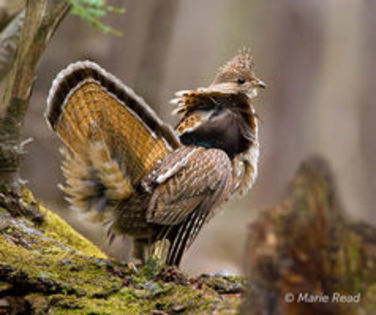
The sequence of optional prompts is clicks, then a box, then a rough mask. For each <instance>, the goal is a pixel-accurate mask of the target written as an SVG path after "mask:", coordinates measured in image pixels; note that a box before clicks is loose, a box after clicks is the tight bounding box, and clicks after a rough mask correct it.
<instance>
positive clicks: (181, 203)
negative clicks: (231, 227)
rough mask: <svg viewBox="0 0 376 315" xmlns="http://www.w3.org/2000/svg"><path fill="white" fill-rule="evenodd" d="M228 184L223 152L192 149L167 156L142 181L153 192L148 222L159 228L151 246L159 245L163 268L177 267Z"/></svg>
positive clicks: (228, 165) (228, 168)
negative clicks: (164, 266) (163, 259)
mask: <svg viewBox="0 0 376 315" xmlns="http://www.w3.org/2000/svg"><path fill="white" fill-rule="evenodd" d="M231 182H232V168H231V162H230V160H229V158H228V156H227V155H226V153H225V152H224V151H222V150H218V149H205V148H202V147H191V146H187V147H182V148H181V149H178V150H177V151H176V152H174V153H172V154H171V155H169V156H167V157H166V158H165V159H164V160H163V161H162V163H160V164H159V165H156V168H155V169H154V170H153V171H152V172H151V173H150V175H149V176H146V177H145V179H144V181H143V186H144V188H146V190H148V189H150V191H152V196H151V199H150V202H149V207H148V209H147V220H148V221H149V222H151V223H156V224H158V225H159V228H158V229H157V230H156V234H155V235H154V237H153V242H154V244H159V246H157V248H156V249H157V250H155V253H158V252H159V253H161V252H162V253H164V252H165V253H166V256H165V263H166V264H168V265H179V263H180V260H181V258H182V256H183V253H184V252H185V251H186V250H187V249H188V248H189V246H190V245H191V244H192V242H193V241H194V239H195V238H196V236H197V234H198V232H199V231H200V230H201V227H202V226H203V224H204V223H205V222H206V221H207V218H208V217H209V216H212V214H213V212H214V211H215V209H216V208H218V207H219V206H220V204H222V203H223V202H224V201H225V200H226V199H227V197H228V195H229V193H230V190H231V185H232V183H231ZM159 241H161V242H160V243H159Z"/></svg>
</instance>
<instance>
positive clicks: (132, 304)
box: [0, 189, 240, 314]
mask: <svg viewBox="0 0 376 315" xmlns="http://www.w3.org/2000/svg"><path fill="white" fill-rule="evenodd" d="M20 202H21V203H22V205H21V207H22V209H23V210H22V213H26V216H22V215H19V214H17V215H16V216H12V215H10V214H9V213H8V212H7V211H6V210H5V209H4V210H5V211H0V222H1V226H0V272H1V274H2V275H3V276H2V282H1V283H0V290H3V292H4V290H5V291H6V290H9V291H12V290H10V289H12V287H13V286H16V287H15V288H14V289H16V290H18V289H22V290H24V292H23V298H24V299H25V300H26V301H27V303H28V305H30V306H31V307H32V309H33V311H34V312H35V313H36V314H44V313H46V312H47V311H48V312H49V313H51V314H141V313H145V314H149V313H150V312H151V311H152V310H162V311H165V312H168V313H171V312H179V313H181V314H200V313H205V314H210V313H212V312H214V311H218V312H222V311H223V312H226V311H227V312H228V311H230V310H234V309H237V307H238V306H239V304H240V296H239V294H225V295H222V294H220V293H218V292H217V291H216V290H217V289H218V288H219V287H222V288H223V287H226V285H229V283H231V282H232V280H234V279H229V278H228V279H223V280H221V279H220V277H219V278H218V279H216V280H215V281H216V285H212V286H211V285H209V284H208V285H202V281H201V280H202V279H201V280H194V279H188V278H187V276H186V275H184V274H182V273H181V272H180V271H179V270H177V269H174V268H172V269H168V270H167V272H166V273H165V274H163V272H164V271H163V270H164V269H163V268H162V266H161V265H160V264H159V263H158V261H156V260H150V261H149V262H148V263H147V264H146V265H145V266H142V267H141V266H139V267H138V270H137V269H135V268H128V266H126V265H122V264H119V263H116V262H114V261H110V260H108V259H107V257H106V255H105V254H104V253H102V252H101V251H100V250H99V249H98V248H97V247H96V246H95V245H93V244H92V243H90V242H89V241H88V240H86V239H85V238H84V237H82V236H81V235H80V234H78V233H77V232H76V231H74V230H73V229H72V228H71V227H70V226H69V225H68V224H67V223H66V222H65V221H64V220H62V219H61V218H60V217H59V216H57V215H56V214H54V213H52V212H51V211H50V210H48V209H46V208H44V207H42V206H40V205H39V204H38V203H36V202H35V200H34V199H33V196H32V195H31V193H29V192H28V191H27V189H24V191H23V196H22V200H21V201H20ZM28 207H32V209H33V213H32V215H28V214H27V209H28ZM40 212H41V213H42V214H43V216H44V219H43V220H42V222H39V221H38V222H35V220H33V218H35V214H38V213H40ZM234 281H235V280H234Z"/></svg>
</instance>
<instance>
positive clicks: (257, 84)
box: [254, 79, 267, 89]
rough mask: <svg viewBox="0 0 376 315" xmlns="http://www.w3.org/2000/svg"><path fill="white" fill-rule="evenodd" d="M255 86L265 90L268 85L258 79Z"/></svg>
mask: <svg viewBox="0 0 376 315" xmlns="http://www.w3.org/2000/svg"><path fill="white" fill-rule="evenodd" d="M254 85H255V86H256V87H259V88H262V89H265V88H266V86H267V85H266V83H265V82H264V81H262V80H260V79H256V81H255V83H254Z"/></svg>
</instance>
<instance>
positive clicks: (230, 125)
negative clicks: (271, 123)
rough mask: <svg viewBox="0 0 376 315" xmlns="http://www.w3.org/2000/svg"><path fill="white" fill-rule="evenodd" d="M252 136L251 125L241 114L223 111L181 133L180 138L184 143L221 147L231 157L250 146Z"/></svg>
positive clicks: (252, 139)
mask: <svg viewBox="0 0 376 315" xmlns="http://www.w3.org/2000/svg"><path fill="white" fill-rule="evenodd" d="M253 136H254V134H253V130H252V126H251V125H249V124H247V122H246V121H245V120H244V119H242V117H241V116H238V115H236V114H234V113H232V112H230V111H223V112H221V113H218V114H216V115H213V117H211V118H210V119H209V120H207V121H206V122H205V123H203V124H201V125H199V126H198V127H197V128H195V129H194V130H191V131H188V132H185V133H183V134H182V135H181V136H180V140H181V142H182V143H183V144H184V145H197V146H202V147H205V148H217V149H222V150H224V151H225V152H226V153H227V154H228V156H229V157H230V159H232V158H233V157H234V156H235V155H237V154H239V153H243V152H246V151H247V150H248V149H249V148H250V146H251V145H252V143H253V141H254V138H253Z"/></svg>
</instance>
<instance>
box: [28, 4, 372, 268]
mask: <svg viewBox="0 0 376 315" xmlns="http://www.w3.org/2000/svg"><path fill="white" fill-rule="evenodd" d="M110 4H112V5H115V6H119V7H125V8H126V13H125V14H121V15H118V14H110V15H109V16H107V17H106V19H105V22H106V23H107V24H109V25H111V26H112V27H114V28H115V29H117V30H120V31H121V32H122V33H123V36H121V37H117V36H114V35H109V34H104V33H101V32H100V31H99V30H98V29H95V28H93V27H91V26H89V25H88V24H87V23H86V22H83V21H81V20H80V19H79V18H77V17H75V16H72V15H69V16H68V17H67V18H66V19H65V20H64V21H63V22H62V25H61V26H60V28H59V29H58V31H57V33H56V34H55V36H54V38H53V39H52V41H51V43H50V44H49V46H48V47H47V51H46V53H45V55H44V57H43V58H42V62H41V64H40V66H39V70H38V77H37V80H36V83H35V87H34V92H33V96H32V99H31V106H30V108H29V112H28V114H27V118H26V123H25V128H24V137H25V138H26V137H30V136H31V137H33V138H34V142H33V143H32V144H30V145H29V146H28V152H29V154H28V155H27V157H26V158H25V160H24V162H23V166H22V172H21V175H22V177H23V178H24V179H27V180H28V181H29V187H30V188H31V189H32V191H33V192H34V194H35V195H36V197H38V198H40V199H41V200H42V201H43V202H44V203H45V204H47V205H48V206H50V207H51V208H53V209H56V211H58V212H59V213H60V214H61V215H63V216H64V217H65V218H66V219H67V220H68V221H69V222H71V223H72V224H73V226H74V227H75V228H76V229H78V230H79V231H81V232H82V233H84V234H85V235H87V236H88V237H89V238H90V239H92V240H94V241H95V242H96V243H98V244H100V245H101V246H102V247H106V241H105V237H104V233H102V232H103V231H102V227H101V226H96V225H92V224H88V223H87V222H83V221H79V220H77V218H76V217H75V216H74V215H72V213H71V212H70V211H69V210H67V204H66V203H65V201H64V199H63V195H62V193H61V192H60V191H59V190H58V189H57V187H56V185H57V183H58V182H63V178H62V175H61V171H60V168H59V165H60V156H59V153H58V147H59V146H60V145H61V143H60V141H59V139H57V137H56V136H55V135H54V134H53V133H52V131H50V130H49V129H48V128H47V125H46V123H45V120H44V117H43V112H44V110H45V106H46V105H45V104H46V98H47V94H48V90H49V88H50V85H51V82H52V80H53V79H54V77H55V76H56V74H57V73H58V71H60V70H61V69H62V68H64V67H66V66H67V65H68V64H69V63H71V62H74V61H76V60H82V59H91V60H94V61H96V62H97V63H99V64H100V65H102V66H103V67H104V68H105V69H107V70H108V71H110V72H112V73H113V74H115V75H116V76H117V77H119V78H120V79H121V80H122V81H123V82H125V83H126V84H127V85H129V86H130V87H132V88H133V89H134V90H135V91H136V92H137V93H138V94H139V95H141V96H143V97H144V98H145V99H146V101H147V102H148V103H149V104H150V105H151V106H152V107H153V108H154V109H155V110H156V111H157V113H158V114H159V115H160V116H161V117H162V118H163V119H164V120H165V121H168V122H170V123H171V124H175V122H176V119H175V118H174V117H172V116H171V115H170V111H171V109H172V108H171V105H169V104H168V100H169V99H171V98H172V97H173V93H174V92H175V91H177V90H180V89H194V88H196V87H200V86H207V85H208V84H209V83H210V82H211V80H212V79H213V78H214V75H215V74H216V71H217V69H218V67H219V66H221V65H222V64H223V63H224V62H226V61H227V60H228V59H230V58H231V57H232V56H233V55H234V54H236V53H237V51H238V49H239V48H241V47H243V46H247V47H250V48H251V49H252V51H253V53H254V55H255V64H256V73H257V74H258V76H259V77H260V78H262V79H263V80H264V81H265V82H266V83H267V84H268V88H267V89H266V90H265V91H262V93H261V95H260V96H259V97H258V98H257V99H256V103H257V104H256V107H257V111H258V113H259V115H260V117H261V119H262V121H263V123H262V125H261V159H260V172H259V179H258V181H257V183H256V185H255V186H254V188H253V189H252V191H251V192H250V193H249V194H248V195H247V197H245V198H243V199H240V200H235V201H231V202H230V203H228V204H227V205H226V206H225V207H224V211H223V213H222V214H220V215H218V216H217V217H215V218H214V219H213V220H212V221H211V223H210V224H209V225H208V226H207V227H206V228H204V229H203V231H202V232H201V234H200V235H199V237H198V239H197V241H196V242H195V243H194V245H193V246H192V247H191V249H190V250H189V252H188V253H187V254H186V256H185V259H184V260H183V266H182V267H183V269H185V270H186V271H188V272H190V273H192V274H197V273H201V272H215V271H219V270H226V271H229V272H231V273H233V272H236V273H241V272H242V262H243V250H244V244H245V237H246V225H247V222H249V221H250V220H251V219H252V218H253V217H255V216H256V215H257V211H258V210H259V209H262V208H264V207H266V206H268V205H271V204H274V203H275V202H277V201H278V199H279V198H280V197H281V195H282V194H283V193H284V191H285V190H286V184H287V182H288V180H289V179H290V178H291V176H292V174H293V172H294V171H295V169H296V167H297V166H298V164H299V162H301V161H302V160H303V159H305V158H307V157H308V156H311V155H312V154H320V155H323V156H324V157H326V158H327V159H328V160H329V162H330V163H331V165H332V167H333V169H334V171H335V173H336V177H337V181H338V184H339V193H340V196H341V197H342V200H343V201H344V204H345V208H346V209H347V211H348V213H349V214H350V215H351V216H352V217H354V218H355V219H365V220H367V221H368V222H370V223H372V224H376V214H375V211H374V205H375V204H376V172H375V163H376V145H375V142H376V136H375V132H376V124H375V119H376V106H375V105H376V104H375V101H374V88H375V82H376V78H375V76H376V69H375V68H376V67H375V64H376V62H375V58H374V57H375V48H376V36H375V35H376V34H375V29H376V1H373V0H368V1H366V0H362V1H361V0H358V1H353V0H325V1H324V0H316V1H314V0H272V1H263V0H248V1H246V0H232V1H227V0H205V1H202V0H180V1H179V0H142V1H136V0H116V1H115V0H113V1H110ZM123 243H124V242H123V241H121V240H117V241H116V244H115V246H114V247H113V248H111V249H108V252H109V253H110V254H112V255H114V256H117V257H120V258H124V259H126V258H127V257H128V246H127V244H125V245H124V244H123Z"/></svg>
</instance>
